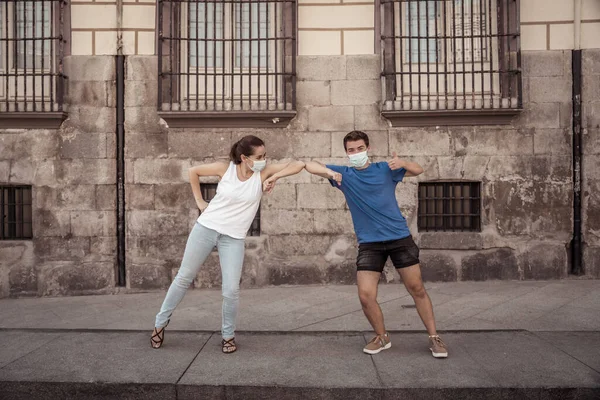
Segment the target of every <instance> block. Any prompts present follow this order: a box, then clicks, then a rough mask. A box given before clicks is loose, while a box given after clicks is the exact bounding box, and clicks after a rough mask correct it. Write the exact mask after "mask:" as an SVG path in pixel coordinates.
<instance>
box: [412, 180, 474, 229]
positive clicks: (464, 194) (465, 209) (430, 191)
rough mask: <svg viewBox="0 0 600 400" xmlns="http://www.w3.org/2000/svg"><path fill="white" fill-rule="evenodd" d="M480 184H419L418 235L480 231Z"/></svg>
mask: <svg viewBox="0 0 600 400" xmlns="http://www.w3.org/2000/svg"><path fill="white" fill-rule="evenodd" d="M480 204H481V184H480V183H479V182H421V183H419V206H418V213H417V215H418V220H417V226H418V229H419V231H421V232H430V231H442V232H456V231H470V232H480V231H481V205H480Z"/></svg>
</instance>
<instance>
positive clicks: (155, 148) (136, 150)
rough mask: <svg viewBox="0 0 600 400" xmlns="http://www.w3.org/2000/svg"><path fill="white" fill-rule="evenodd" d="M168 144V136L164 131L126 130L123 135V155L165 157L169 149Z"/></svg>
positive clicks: (129, 156) (128, 156)
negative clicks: (147, 132) (139, 131)
mask: <svg viewBox="0 0 600 400" xmlns="http://www.w3.org/2000/svg"><path fill="white" fill-rule="evenodd" d="M168 146H169V144H168V137H167V135H166V134H165V133H157V134H146V133H143V132H142V133H136V132H128V133H127V135H125V157H127V158H165V157H167V154H168V151H169V150H168Z"/></svg>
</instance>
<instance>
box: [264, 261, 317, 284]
mask: <svg viewBox="0 0 600 400" xmlns="http://www.w3.org/2000/svg"><path fill="white" fill-rule="evenodd" d="M325 279H326V278H325V273H324V271H323V270H321V269H320V268H319V267H317V266H316V265H314V264H312V263H310V262H307V263H306V265H302V266H299V265H294V266H291V265H281V266H280V267H271V268H269V280H268V284H269V285H310V284H315V283H321V282H323V281H324V280H325Z"/></svg>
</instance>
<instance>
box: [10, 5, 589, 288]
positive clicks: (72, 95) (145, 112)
mask: <svg viewBox="0 0 600 400" xmlns="http://www.w3.org/2000/svg"><path fill="white" fill-rule="evenodd" d="M598 37H600V2H599V1H597V0H565V1H563V0H560V1H559V0H551V1H547V0H520V1H518V0H389V1H388V0H386V1H384V0H376V1H374V0H272V1H262V0H260V1H259V0H248V1H220V0H214V1H213V0H211V1H201V0H188V1H178V0H161V1H158V2H155V1H146V0H120V1H117V2H115V1H112V0H102V1H100V0H93V1H91V0H85V1H77V0H71V1H67V0H48V1H3V2H1V3H0V188H1V194H2V197H1V204H0V206H1V207H0V208H1V209H2V226H1V232H0V233H1V235H0V239H1V240H0V297H8V296H23V295H64V294H85V293H107V292H112V291H114V290H118V289H119V288H120V287H125V288H127V289H129V290H147V289H159V288H166V287H168V285H169V284H170V282H171V280H172V278H173V277H174V274H175V273H176V272H177V268H178V266H179V262H180V259H181V256H182V253H183V249H184V246H185V241H186V238H187V234H188V233H189V230H190V228H191V226H192V225H193V223H194V221H195V218H196V217H197V216H198V210H197V209H196V208H195V203H194V200H193V197H192V194H191V190H190V188H189V183H188V182H187V169H188V168H189V167H190V166H192V165H195V164H198V163H203V162H209V161H214V160H226V159H227V155H228V152H229V149H230V147H231V145H232V144H233V143H234V142H235V141H236V140H237V139H238V138H240V137H242V136H244V135H246V134H254V135H257V136H259V137H261V138H262V139H263V140H265V142H266V146H267V153H268V156H269V158H270V160H285V159H300V160H309V159H314V160H319V161H322V162H328V163H339V164H345V163H346V157H345V153H344V148H343V144H342V138H343V136H344V135H345V134H346V133H347V132H349V131H351V130H355V129H356V130H363V131H365V132H367V133H368V134H369V136H370V138H371V148H372V150H371V156H372V158H373V159H374V160H376V161H380V160H386V159H388V158H389V157H391V155H392V154H393V153H394V152H395V153H397V154H398V155H399V156H400V157H403V158H407V159H411V160H414V161H417V162H419V163H420V164H421V165H423V167H424V168H425V172H424V174H422V175H421V176H419V177H418V178H411V179H407V180H406V181H405V182H403V183H401V184H399V185H398V189H397V197H398V202H399V204H400V206H401V209H402V211H403V213H404V214H405V216H406V217H407V221H408V223H409V227H410V229H411V232H412V234H413V236H414V237H415V240H416V241H417V243H418V244H419V245H420V247H421V261H422V267H423V276H424V278H425V280H427V281H457V280H459V281H460V280H488V279H560V278H565V277H567V276H569V275H571V274H572V273H575V274H576V275H581V274H583V275H585V276H589V277H599V276H600V195H599V193H600V175H599V174H598V171H599V170H600V42H599V41H598ZM215 182H216V181H214V180H210V179H207V180H206V181H205V182H203V183H204V185H202V186H203V190H204V192H205V195H206V196H208V197H210V196H211V193H213V192H214V184H215ZM578 232H581V234H580V235H579V234H578ZM246 246H247V252H246V260H245V265H244V273H243V277H242V286H243V287H252V286H261V285H280V284H324V283H353V282H354V277H355V273H354V271H355V264H354V262H355V257H356V253H357V248H356V239H355V237H354V236H353V229H352V223H351V219H350V215H349V211H348V209H347V207H346V206H345V202H344V198H343V195H342V194H341V193H340V192H339V191H336V190H334V189H333V188H331V187H330V185H329V184H328V183H327V182H326V181H325V180H323V179H321V178H318V177H315V176H310V175H309V174H308V173H306V171H303V172H302V173H301V174H299V175H296V176H293V177H290V178H287V179H284V180H281V181H279V182H278V185H277V187H276V188H275V191H274V192H273V193H272V194H271V195H265V196H264V197H263V201H262V203H261V209H260V213H259V215H258V216H257V219H256V220H255V224H254V225H253V228H252V231H251V235H250V236H249V237H248V239H247V245H246ZM385 279H386V280H387V281H388V282H393V281H396V280H397V279H398V278H397V276H396V275H395V272H394V271H393V269H392V268H386V273H385ZM219 283H220V270H219V267H218V260H217V256H216V254H214V255H213V256H211V257H210V258H209V260H208V261H207V263H206V265H205V266H204V267H203V269H202V270H201V272H200V273H199V275H198V277H197V279H196V281H195V282H194V286H196V287H212V286H215V285H219Z"/></svg>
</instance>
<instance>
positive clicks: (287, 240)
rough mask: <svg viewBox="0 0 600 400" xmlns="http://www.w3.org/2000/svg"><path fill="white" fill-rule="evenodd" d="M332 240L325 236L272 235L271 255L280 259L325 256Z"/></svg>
mask: <svg viewBox="0 0 600 400" xmlns="http://www.w3.org/2000/svg"><path fill="white" fill-rule="evenodd" d="M331 241H332V238H331V237H330V236H323V235H270V236H269V238H268V246H269V254H273V255H276V256H278V257H288V256H308V255H323V254H325V253H327V251H328V249H329V246H330V244H331Z"/></svg>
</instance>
